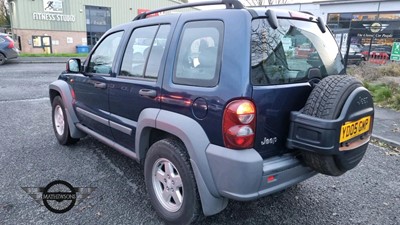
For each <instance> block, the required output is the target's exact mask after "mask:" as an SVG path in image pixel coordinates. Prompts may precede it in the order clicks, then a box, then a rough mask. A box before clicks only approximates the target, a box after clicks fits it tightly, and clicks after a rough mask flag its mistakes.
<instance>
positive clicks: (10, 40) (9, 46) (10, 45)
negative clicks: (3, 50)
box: [5, 36, 14, 48]
mask: <svg viewBox="0 0 400 225" xmlns="http://www.w3.org/2000/svg"><path fill="white" fill-rule="evenodd" d="M5 38H6V39H7V40H8V41H9V42H10V43H9V44H8V46H7V48H14V41H13V39H11V38H10V37H8V36H6V37H5Z"/></svg>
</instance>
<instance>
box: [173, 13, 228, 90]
mask: <svg viewBox="0 0 400 225" xmlns="http://www.w3.org/2000/svg"><path fill="white" fill-rule="evenodd" d="M223 30H224V24H223V22H221V21H196V22H189V23H186V24H185V26H184V28H183V32H182V34H181V37H180V41H179V47H178V51H177V53H178V55H177V57H176V62H175V72H174V76H173V82H174V83H176V84H186V85H192V86H205V87H212V86H215V85H217V83H218V79H219V70H220V61H221V52H222V40H223Z"/></svg>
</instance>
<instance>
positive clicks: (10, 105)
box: [0, 64, 400, 225]
mask: <svg viewBox="0 0 400 225" xmlns="http://www.w3.org/2000/svg"><path fill="white" fill-rule="evenodd" d="M63 68H64V65H63V64H51V65H49V64H7V65H4V66H0V168H1V171H0V190H1V191H0V224H13V225H14V224H162V222H161V221H160V220H159V218H158V217H157V216H156V214H155V212H154V210H153V209H152V207H151V205H150V202H149V199H148V197H147V192H146V189H145V185H144V180H143V169H142V167H141V166H140V165H138V164H136V162H134V161H132V160H130V159H129V158H127V157H125V156H123V155H120V154H119V153H116V152H114V151H113V150H112V149H111V148H109V147H107V146H105V145H103V144H101V143H100V142H98V141H96V140H94V139H93V138H91V137H86V138H84V139H82V140H81V141H80V142H78V143H77V144H76V145H74V146H72V147H65V146H60V145H59V144H58V143H57V141H56V139H55V137H54V134H53V130H52V126H51V107H50V102H49V100H48V97H47V96H48V89H47V88H48V84H49V83H50V82H51V81H53V80H55V79H56V78H57V75H58V73H59V72H60V71H62V70H63ZM388 151H389V150H388V149H383V148H380V147H377V146H373V145H370V147H369V149H368V152H367V154H366V156H365V158H364V159H363V161H362V162H361V164H360V165H359V166H358V167H357V168H356V169H354V170H352V171H350V172H348V173H346V174H345V175H343V176H341V177H328V176H323V175H317V176H315V177H313V178H311V179H309V180H307V181H305V182H303V183H301V184H299V185H297V186H295V187H292V188H289V189H288V190H286V191H284V192H281V193H278V194H275V195H272V196H268V197H265V198H262V199H260V200H257V201H252V202H245V203H243V202H236V201H230V203H229V204H228V207H227V208H226V209H225V210H224V211H223V212H222V213H220V214H217V215H215V216H212V217H208V218H205V219H204V220H203V221H202V223H203V224H379V225H393V224H400V175H399V173H400V157H399V156H395V155H392V156H390V155H389V154H388ZM56 179H61V180H66V181H68V182H69V183H71V184H72V185H73V186H75V187H96V188H97V189H96V190H95V191H94V192H93V193H92V194H91V195H90V197H89V198H87V199H85V200H84V201H83V202H82V203H80V204H79V205H78V206H75V207H74V208H73V209H72V210H71V211H69V212H67V213H64V214H55V213H52V212H49V211H48V210H47V209H46V208H45V207H43V206H40V205H39V204H38V203H36V202H35V201H34V200H33V199H32V198H31V197H30V196H29V195H28V194H27V193H25V191H24V190H22V188H21V187H44V186H46V185H47V184H49V183H50V182H51V181H53V180H56Z"/></svg>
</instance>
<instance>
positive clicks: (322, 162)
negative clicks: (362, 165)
mask: <svg viewBox="0 0 400 225" xmlns="http://www.w3.org/2000/svg"><path fill="white" fill-rule="evenodd" d="M361 86H362V83H361V82H360V81H358V80H357V79H356V78H354V77H351V76H346V75H335V76H329V77H326V78H324V79H323V80H321V81H320V82H319V83H318V85H317V86H316V87H315V88H314V89H313V90H312V92H311V94H310V96H309V98H308V100H307V102H306V105H305V106H304V108H303V109H302V113H303V114H306V115H310V116H314V117H317V118H322V119H337V118H338V117H339V115H340V113H341V111H342V108H343V105H344V103H345V102H346V100H347V98H348V96H349V95H350V94H351V93H352V92H353V91H354V90H355V89H356V88H358V87H361ZM365 150H366V148H365V149H361V150H360V151H361V152H355V151H353V152H352V151H349V152H343V153H341V154H340V155H333V156H332V155H321V154H317V153H314V152H310V151H305V150H303V151H302V155H303V158H304V160H305V162H306V164H307V165H308V166H309V167H311V168H313V169H314V170H316V171H318V172H319V173H322V174H326V175H330V176H339V175H342V174H343V173H345V172H346V171H347V170H348V169H349V168H345V167H344V166H342V164H343V163H341V158H340V157H352V155H353V154H358V155H359V154H362V156H363V155H364V153H365ZM362 156H361V157H359V160H358V159H357V160H358V161H357V162H356V163H355V165H357V164H358V163H359V161H361V159H362ZM355 165H354V166H355Z"/></svg>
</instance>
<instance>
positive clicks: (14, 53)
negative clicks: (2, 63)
mask: <svg viewBox="0 0 400 225" xmlns="http://www.w3.org/2000/svg"><path fill="white" fill-rule="evenodd" d="M4 53H5V56H6V58H7V60H9V59H16V58H18V56H19V52H18V50H16V49H14V48H10V49H7V50H6V51H5V52H4Z"/></svg>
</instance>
